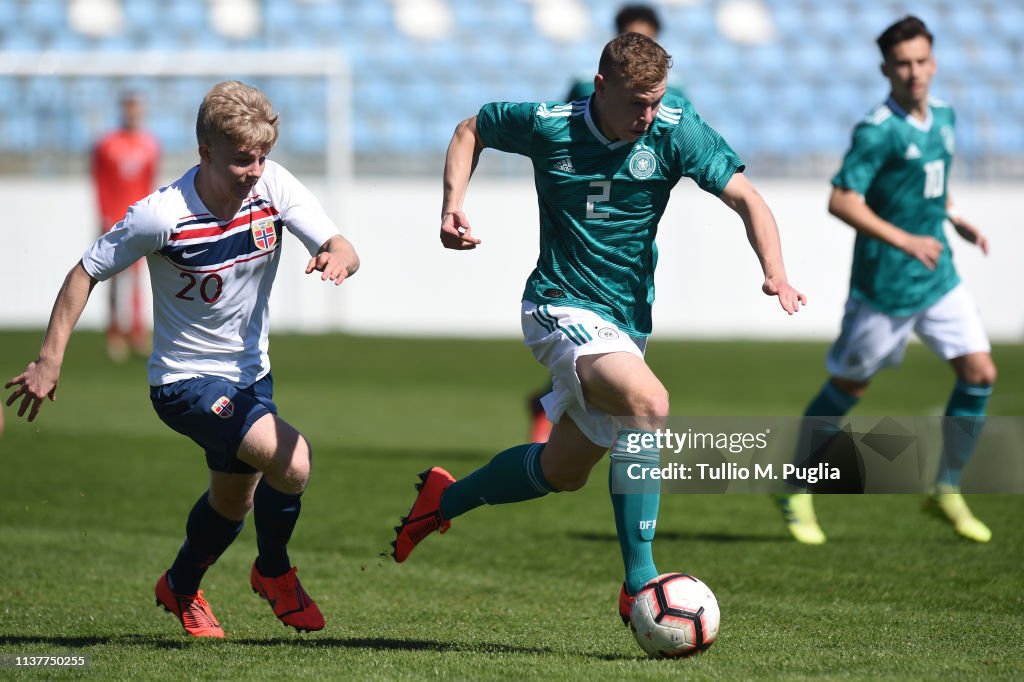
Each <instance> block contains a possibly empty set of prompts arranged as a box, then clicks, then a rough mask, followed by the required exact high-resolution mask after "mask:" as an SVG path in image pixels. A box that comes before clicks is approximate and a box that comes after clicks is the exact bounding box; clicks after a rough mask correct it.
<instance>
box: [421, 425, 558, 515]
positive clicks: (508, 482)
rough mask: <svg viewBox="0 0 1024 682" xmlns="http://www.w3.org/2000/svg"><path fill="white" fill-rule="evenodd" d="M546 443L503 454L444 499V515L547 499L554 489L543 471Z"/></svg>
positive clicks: (447, 492)
mask: <svg viewBox="0 0 1024 682" xmlns="http://www.w3.org/2000/svg"><path fill="white" fill-rule="evenodd" d="M543 450H544V443H527V444H525V445H517V446H515V447H513V448H509V449H508V450H504V451H503V452H499V453H498V454H497V455H495V456H494V459H492V460H491V461H490V462H488V463H487V464H485V465H484V466H482V467H480V468H479V469H477V470H476V471H474V472H473V473H471V474H470V475H469V476H466V477H465V478H462V479H459V480H458V481H456V482H455V483H452V484H451V485H450V486H448V489H447V490H445V491H444V495H442V496H441V516H443V517H444V518H446V519H448V520H451V519H454V518H455V517H456V516H459V515H461V514H465V513H466V512H468V511H470V510H471V509H476V508H477V507H479V506H480V505H482V504H508V503H510V502H522V501H524V500H532V499H534V498H536V497H543V496H544V495H547V494H548V493H549V492H553V491H554V488H552V487H551V484H550V483H548V481H547V479H546V478H544V472H543V471H541V468H540V453H541V452H542V451H543Z"/></svg>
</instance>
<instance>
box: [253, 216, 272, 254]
mask: <svg viewBox="0 0 1024 682" xmlns="http://www.w3.org/2000/svg"><path fill="white" fill-rule="evenodd" d="M252 241H253V243H255V244H256V248H257V249H259V250H260V251H273V250H274V247H275V246H277V229H276V228H275V226H274V219H273V218H264V219H262V220H257V221H256V222H255V223H253V224H252Z"/></svg>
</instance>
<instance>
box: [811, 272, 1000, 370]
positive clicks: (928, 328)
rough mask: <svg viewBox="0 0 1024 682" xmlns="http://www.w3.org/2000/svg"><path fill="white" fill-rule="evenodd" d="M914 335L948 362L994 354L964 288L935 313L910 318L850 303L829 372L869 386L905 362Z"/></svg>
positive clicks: (934, 306)
mask: <svg viewBox="0 0 1024 682" xmlns="http://www.w3.org/2000/svg"><path fill="white" fill-rule="evenodd" d="M910 332H914V333H916V334H917V336H918V337H919V338H920V339H921V340H922V341H923V342H924V343H925V345H927V346H928V347H929V348H931V349H932V351H934V352H935V354H936V355H938V356H939V357H941V358H942V359H943V360H951V359H953V358H958V357H960V356H962V355H967V354H968V353H987V352H989V351H990V350H991V348H992V347H991V346H990V345H989V342H988V335H987V334H986V333H985V328H984V326H982V323H981V316H980V315H979V314H978V307H977V305H975V303H974V299H973V298H972V297H971V295H970V294H969V293H968V292H967V289H965V288H964V287H963V285H960V284H958V285H957V286H956V287H954V288H953V289H952V290H951V291H950V292H949V293H947V294H946V295H945V296H943V297H942V298H940V299H939V300H938V301H936V302H935V303H933V304H932V305H931V306H930V307H928V308H925V309H924V310H922V311H920V312H917V313H914V314H913V315H909V316H907V317H893V316H892V315H887V314H886V313H883V312H880V311H878V310H876V309H875V308H872V307H871V306H870V305H868V304H867V303H863V302H862V301H856V300H854V299H852V298H851V299H848V300H847V301H846V312H845V313H844V314H843V327H842V331H840V333H839V338H838V339H836V342H835V343H833V344H832V347H831V348H830V349H829V351H828V356H827V357H826V360H825V366H826V367H827V368H828V371H829V374H830V375H832V376H834V377H838V378H840V379H849V380H850V381H867V380H868V379H870V378H871V377H872V376H874V375H875V374H876V373H877V372H878V371H879V370H880V369H884V368H885V367H898V366H899V364H900V363H901V362H903V355H904V354H905V353H906V350H907V342H908V341H909V340H910Z"/></svg>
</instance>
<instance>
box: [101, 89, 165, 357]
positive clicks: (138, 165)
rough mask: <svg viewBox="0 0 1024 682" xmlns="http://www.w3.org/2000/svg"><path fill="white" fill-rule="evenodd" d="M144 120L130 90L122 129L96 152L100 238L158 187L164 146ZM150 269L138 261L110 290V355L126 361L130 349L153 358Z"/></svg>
mask: <svg viewBox="0 0 1024 682" xmlns="http://www.w3.org/2000/svg"><path fill="white" fill-rule="evenodd" d="M144 116H145V107H144V105H143V102H142V98H141V97H140V96H139V95H138V94H137V93H134V92H126V93H125V94H124V95H122V96H121V127H120V128H119V129H117V130H114V131H111V132H110V133H107V134H106V135H104V136H103V138H101V139H100V140H99V142H97V143H96V146H95V148H94V149H93V154H92V179H93V184H94V185H95V186H96V200H97V203H98V206H99V218H100V233H101V234H103V233H106V232H108V231H109V230H111V229H114V228H115V227H117V224H118V223H119V222H120V220H121V218H123V217H124V214H125V213H126V212H127V210H128V207H129V206H131V205H132V204H134V203H135V202H136V201H138V200H139V199H142V198H143V197H146V196H149V195H150V194H151V193H152V192H153V190H154V189H155V184H156V169H157V164H158V163H159V159H160V145H159V143H158V142H157V140H156V138H155V137H154V136H153V135H152V134H150V133H149V132H147V131H145V130H144V129H143V127H142V124H143V118H144ZM145 267H146V266H145V264H144V263H143V262H142V261H141V260H140V261H138V262H137V263H135V265H133V266H132V267H131V268H129V269H128V270H126V271H125V272H124V273H123V274H121V275H119V276H118V277H117V278H116V279H115V281H114V282H113V283H112V286H111V287H110V323H109V326H108V328H107V354H108V355H109V356H110V358H111V359H112V360H115V361H121V360H124V359H125V358H126V357H127V355H128V352H129V350H133V351H135V352H136V353H138V354H139V355H148V354H149V331H148V327H149V325H148V323H147V321H146V320H145V319H144V318H145V316H146V315H145V312H146V311H145V309H144V303H143V302H144V300H145V293H146V292H145V290H144V286H145V284H144V280H145V275H146V272H145Z"/></svg>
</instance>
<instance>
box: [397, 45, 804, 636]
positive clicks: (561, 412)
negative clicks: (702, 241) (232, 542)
mask: <svg viewBox="0 0 1024 682" xmlns="http://www.w3.org/2000/svg"><path fill="white" fill-rule="evenodd" d="M670 66H671V58H670V57H669V55H668V54H667V53H666V52H665V50H664V49H663V48H662V47H661V46H659V45H658V44H657V43H656V42H654V41H653V40H651V39H650V38H647V37H646V36H643V35H640V34H638V33H627V34H624V35H622V36H619V37H617V38H615V39H614V40H612V41H611V42H610V43H608V45H606V46H605V48H604V51H603V53H602V55H601V61H600V64H599V75H598V76H597V78H596V86H597V87H596V91H595V94H594V96H593V97H592V98H590V99H589V100H584V101H580V102H575V103H570V104H547V103H539V104H537V103H523V104H509V103H491V104H486V105H484V106H483V107H482V108H481V109H480V112H479V114H478V115H476V116H473V117H470V118H468V119H466V120H465V121H463V122H462V123H460V124H459V125H458V127H457V128H456V130H455V134H454V136H453V137H452V141H451V144H450V145H449V147H448V155H447V159H446V163H445V170H444V201H443V205H442V209H441V242H442V244H443V245H444V247H445V248H449V249H456V250H467V249H475V248H477V246H479V245H480V243H481V241H480V239H478V238H477V237H476V236H474V234H473V229H472V227H471V226H470V222H469V218H468V217H467V216H466V214H465V213H464V212H463V210H462V206H463V201H464V199H465V196H466V191H467V189H468V185H469V180H470V176H471V174H472V171H473V168H474V167H475V166H476V163H477V160H478V158H479V156H480V153H481V152H482V151H483V149H484V148H486V147H491V148H494V149H498V150H501V151H506V152H513V153H517V154H522V155H524V156H528V157H529V158H530V159H531V161H532V162H533V167H534V179H535V184H536V188H537V198H538V206H539V209H540V256H539V258H538V260H537V267H536V269H535V270H534V271H533V273H532V274H531V275H530V277H529V280H528V281H527V283H526V289H525V291H524V293H523V303H522V316H521V320H522V326H523V333H524V337H525V340H526V345H527V346H528V347H529V348H530V350H531V351H532V352H533V354H534V356H535V357H536V358H537V360H538V361H539V362H540V363H541V364H543V365H544V366H545V367H546V368H547V370H548V371H549V372H550V373H551V375H552V377H553V379H554V390H553V391H552V392H551V393H550V394H548V395H547V396H545V398H544V407H545V409H546V410H547V413H548V416H550V417H551V419H552V421H554V422H555V427H554V430H553V431H552V433H551V438H550V440H549V441H548V442H547V444H546V445H545V444H542V443H529V444H525V445H519V446H515V447H513V448H510V449H508V450H505V451H503V452H501V453H499V454H498V455H496V456H495V457H494V458H493V459H492V460H491V461H490V463H488V464H486V465H485V466H483V467H481V468H480V469H477V470H476V471H474V472H473V473H471V474H470V475H469V476H467V477H466V478H463V479H462V480H460V481H458V482H456V481H454V479H453V478H452V477H451V475H449V474H448V472H446V471H445V470H444V469H441V468H440V467H433V468H432V469H429V470H427V471H425V472H423V474H421V478H422V480H423V483H422V484H421V485H420V486H418V487H419V490H420V492H419V495H418V496H417V498H416V501H415V503H414V504H413V506H412V509H411V510H410V512H409V514H408V516H406V517H404V518H403V519H402V523H401V525H400V526H399V527H398V528H397V529H396V530H397V532H398V536H397V538H396V540H395V542H394V547H395V553H394V557H395V560H396V561H399V562H402V561H405V559H406V558H408V556H409V553H410V552H412V550H413V548H414V547H415V546H416V544H417V543H419V542H420V541H421V540H422V539H423V538H424V537H426V536H427V535H429V534H430V533H432V532H434V531H439V532H445V531H446V530H447V529H448V527H449V525H450V522H451V520H452V519H453V518H455V517H457V516H459V515H461V514H464V513H466V512H468V511H470V510H471V509H473V508H475V507H478V506H480V505H481V504H485V503H486V504H502V503H509V502H520V501H524V500H528V499H532V498H536V497H540V496H542V495H546V494H547V493H549V492H557V491H571V490H577V489H579V488H581V487H582V486H583V485H584V484H585V483H586V481H587V477H588V476H589V474H590V470H591V469H592V468H593V467H594V465H595V464H596V463H597V461H598V460H600V459H601V458H602V457H603V456H604V454H605V452H606V451H608V449H609V448H611V450H612V467H611V477H610V481H609V483H610V487H611V492H612V506H613V509H614V516H615V523H616V529H617V532H618V537H619V543H620V547H621V550H622V558H623V563H624V565H625V582H624V584H623V587H622V590H621V592H620V598H619V613H620V615H621V616H622V617H623V618H624V619H628V617H629V610H630V605H631V603H632V596H631V595H633V594H635V593H636V592H637V591H638V590H639V589H640V588H641V587H642V586H643V585H644V584H645V583H646V582H647V581H649V580H650V579H652V578H654V577H656V576H657V575H658V571H657V569H656V568H655V566H654V560H653V555H652V552H651V541H652V540H653V538H654V530H655V524H656V519H657V510H658V502H659V500H658V486H657V482H654V484H653V485H651V484H650V477H647V478H643V476H644V474H645V473H647V472H650V470H651V469H654V468H656V467H657V466H658V464H659V451H658V450H657V449H655V448H650V447H647V448H644V447H638V445H637V444H638V443H642V442H643V439H642V437H643V436H644V435H647V434H650V432H652V431H655V430H657V429H659V428H662V426H663V425H664V421H665V419H666V418H667V415H668V414H669V398H668V392H667V391H666V390H665V387H664V386H663V385H662V384H661V382H660V381H659V380H658V378H657V377H656V376H655V375H654V373H653V372H652V371H651V370H650V368H649V367H648V366H647V364H646V363H645V362H644V354H643V351H644V348H645V346H646V342H647V336H648V335H649V334H650V333H651V303H652V301H653V300H654V268H655V264H656V263H657V249H656V248H655V246H654V237H655V233H656V232H657V229H658V222H659V220H660V219H661V217H662V215H663V213H664V211H665V207H666V204H667V203H668V198H669V193H670V191H671V190H672V188H673V187H674V186H675V185H676V183H677V182H678V181H679V180H681V179H682V178H684V177H689V178H692V179H693V180H694V181H695V182H696V183H697V184H698V185H699V186H700V187H701V188H702V189H704V190H705V191H707V192H710V193H712V194H714V195H716V196H718V197H719V198H720V199H721V200H722V201H723V202H724V203H725V204H726V205H727V206H729V207H730V208H731V209H733V210H734V211H735V212H736V213H737V214H738V215H739V216H740V217H741V218H742V220H743V223H744V225H745V226H746V230H747V236H748V238H749V241H750V243H751V245H752V246H753V249H754V252H755V254H756V255H757V257H758V259H759V260H760V263H761V266H762V269H763V271H764V282H763V284H762V290H763V291H764V293H765V294H768V295H770V296H777V297H778V300H779V303H780V304H781V306H782V308H783V310H785V311H786V312H787V313H790V314H792V313H795V312H796V311H797V310H798V309H799V308H800V306H801V304H803V303H806V299H805V297H804V296H803V294H801V293H799V292H798V291H797V290H796V289H794V288H793V287H792V286H791V285H790V284H789V282H788V280H787V277H786V270H785V267H784V265H783V260H782V252H781V248H780V244H779V233H778V229H777V227H776V224H775V219H774V217H773V216H772V213H771V211H770V210H769V208H768V206H767V205H766V204H765V202H764V200H763V199H762V198H761V196H760V194H758V192H757V191H756V190H755V189H754V187H753V185H751V183H750V182H749V181H748V180H747V179H746V177H745V176H744V175H743V174H742V173H741V172H740V171H742V169H743V165H742V163H741V162H740V159H739V158H738V157H737V156H736V154H735V153H734V152H733V150H732V149H730V148H729V145H727V144H726V143H725V141H724V140H723V139H722V138H721V136H719V134H718V133H716V132H715V131H714V130H712V129H711V128H710V127H709V126H708V125H707V124H705V123H704V122H703V121H702V120H701V119H700V117H699V116H698V115H697V113H696V112H695V111H694V110H693V108H692V107H691V106H690V104H689V103H688V102H686V101H684V100H681V99H679V98H672V97H665V83H666V79H667V76H668V70H669V67H670ZM663 97H664V99H663ZM629 472H632V475H631V474H630V473H629ZM627 478H628V480H627ZM637 481H639V482H637ZM644 481H646V482H647V483H646V485H645V484H644ZM624 491H625V492H624Z"/></svg>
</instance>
